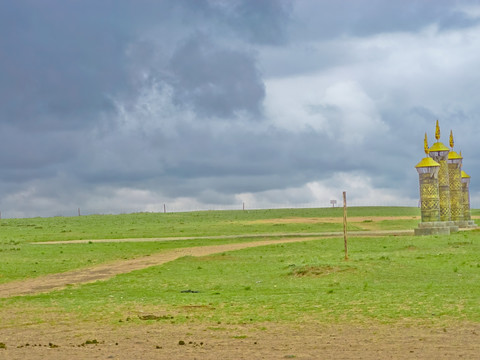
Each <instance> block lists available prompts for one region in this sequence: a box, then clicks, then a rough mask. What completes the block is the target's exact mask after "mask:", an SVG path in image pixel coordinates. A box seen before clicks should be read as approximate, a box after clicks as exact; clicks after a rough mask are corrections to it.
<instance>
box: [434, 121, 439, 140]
mask: <svg viewBox="0 0 480 360" xmlns="http://www.w3.org/2000/svg"><path fill="white" fill-rule="evenodd" d="M435 139H437V141H438V140H440V125H438V120H437V125H436V126H435Z"/></svg>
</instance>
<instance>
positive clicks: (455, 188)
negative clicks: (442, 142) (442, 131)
mask: <svg viewBox="0 0 480 360" xmlns="http://www.w3.org/2000/svg"><path fill="white" fill-rule="evenodd" d="M454 145H455V142H454V140H453V131H450V147H451V149H452V150H451V151H450V152H449V153H448V159H447V164H448V177H449V181H450V210H451V214H452V220H453V221H454V222H455V224H456V225H458V226H460V227H464V226H465V224H464V209H463V191H462V182H461V167H462V159H463V158H462V157H461V156H460V155H458V154H457V153H456V152H455V151H454V150H453V147H454Z"/></svg>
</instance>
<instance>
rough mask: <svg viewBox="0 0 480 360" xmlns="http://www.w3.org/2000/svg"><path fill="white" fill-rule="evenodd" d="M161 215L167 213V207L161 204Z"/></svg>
mask: <svg viewBox="0 0 480 360" xmlns="http://www.w3.org/2000/svg"><path fill="white" fill-rule="evenodd" d="M163 213H164V214H166V213H167V206H166V205H165V204H163Z"/></svg>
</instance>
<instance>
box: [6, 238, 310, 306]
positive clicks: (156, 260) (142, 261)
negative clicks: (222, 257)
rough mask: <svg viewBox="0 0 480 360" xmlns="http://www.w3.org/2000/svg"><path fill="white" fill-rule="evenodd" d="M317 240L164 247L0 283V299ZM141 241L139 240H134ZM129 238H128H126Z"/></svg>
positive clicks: (301, 239)
mask: <svg viewBox="0 0 480 360" xmlns="http://www.w3.org/2000/svg"><path fill="white" fill-rule="evenodd" d="M314 239H317V238H316V237H302V238H293V239H292V238H282V239H277V240H265V241H255V242H248V243H238V244H223V245H211V246H199V247H192V248H182V249H174V250H168V251H165V252H161V253H158V254H153V255H150V256H144V257H140V258H136V259H130V260H121V261H115V262H111V263H107V264H102V265H98V266H94V267H90V268H86V269H79V270H72V271H68V272H65V273H58V274H51V275H46V276H42V277H38V278H33V279H28V280H24V281H14V282H10V283H6V284H1V285H0V298H5V297H11V296H18V295H29V294H36V293H41V292H49V291H52V290H54V289H61V288H64V287H66V286H67V285H72V284H84V283H89V282H94V281H97V280H106V279H109V278H111V277H113V276H115V275H117V274H122V273H128V272H131V271H134V270H139V269H144V268H147V267H150V266H155V265H161V264H164V263H166V262H169V261H173V260H175V259H178V258H180V257H183V256H205V255H211V254H215V253H221V252H224V251H233V250H240V249H246V248H251V247H256V246H265V245H273V244H281V243H291V242H301V241H309V240H314ZM137 240H139V241H141V240H142V239H137ZM130 241H132V240H130Z"/></svg>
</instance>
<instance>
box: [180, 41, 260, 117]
mask: <svg viewBox="0 0 480 360" xmlns="http://www.w3.org/2000/svg"><path fill="white" fill-rule="evenodd" d="M170 70H171V74H172V79H171V84H172V85H173V89H174V90H175V100H176V103H177V104H179V105H181V106H184V105H187V106H189V105H190V106H192V107H193V110H194V111H195V112H197V113H198V114H199V115H206V116H218V117H232V116H233V115H235V113H237V112H242V111H244V112H248V113H251V114H252V115H256V116H258V115H259V114H260V112H261V104H262V102H263V99H264V97H265V89H264V85H263V82H262V80H261V78H260V76H259V73H258V70H257V69H256V66H255V60H254V58H253V57H252V56H251V55H249V54H247V53H245V52H241V51H238V50H233V49H228V48H219V47H217V46H216V44H215V43H213V42H212V41H210V40H209V39H207V38H205V37H204V36H201V35H198V36H194V37H192V38H190V39H189V40H188V41H187V42H186V43H185V44H183V45H182V46H181V47H180V48H178V49H177V50H176V52H175V53H174V54H173V56H172V59H171V63H170Z"/></svg>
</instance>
